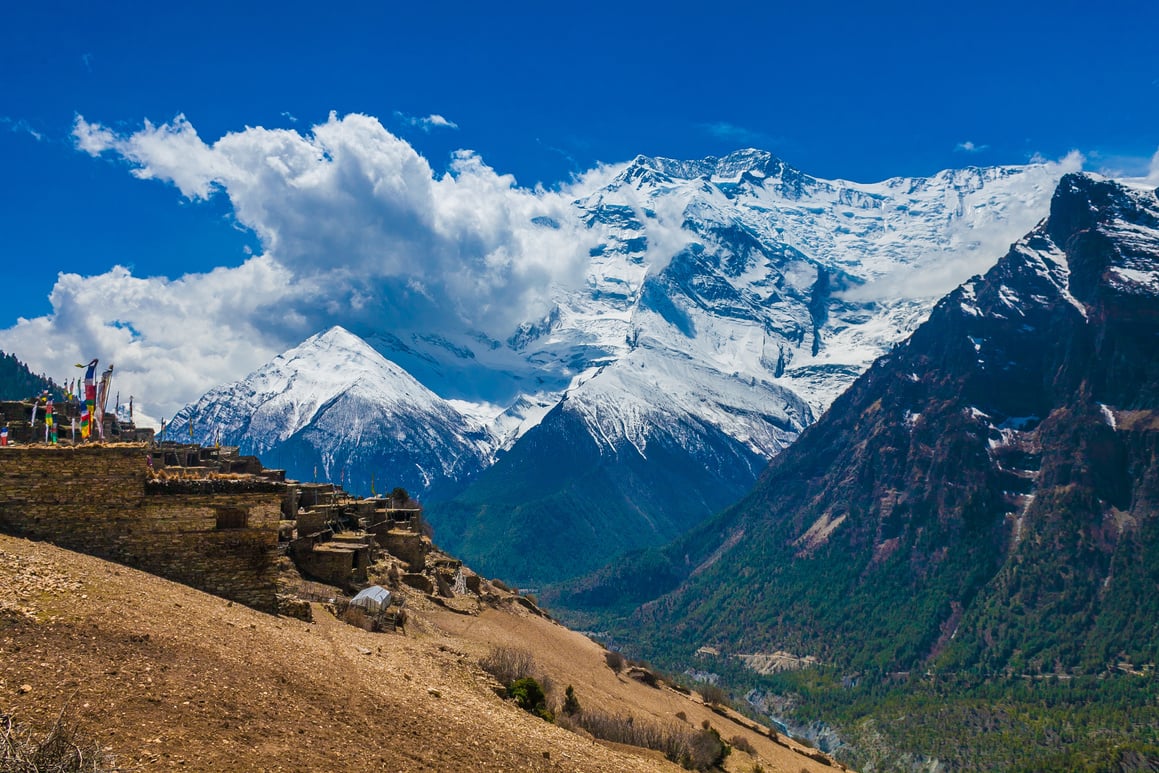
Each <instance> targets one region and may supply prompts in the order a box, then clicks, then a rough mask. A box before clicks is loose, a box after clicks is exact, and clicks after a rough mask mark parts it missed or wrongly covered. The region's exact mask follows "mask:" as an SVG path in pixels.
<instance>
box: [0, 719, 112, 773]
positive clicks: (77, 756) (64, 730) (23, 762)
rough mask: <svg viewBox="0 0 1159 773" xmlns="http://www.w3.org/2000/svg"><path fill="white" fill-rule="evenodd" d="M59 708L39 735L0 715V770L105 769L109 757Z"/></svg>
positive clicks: (63, 772)
mask: <svg viewBox="0 0 1159 773" xmlns="http://www.w3.org/2000/svg"><path fill="white" fill-rule="evenodd" d="M67 708H68V707H67V704H66V706H65V709H62V710H61V712H60V715H59V716H57V718H56V722H54V723H53V725H52V727H51V728H49V731H48V732H47V733H46V734H45V736H44V737H43V738H40V739H37V738H36V736H35V734H34V733H33V732H32V730H31V729H29V728H27V727H24V726H22V725H18V724H16V723H15V722H14V721H13V719H12V717H9V716H0V770H2V771H4V773H109V772H111V771H113V770H116V763H115V761H114V760H113V758H112V757H111V756H110V755H108V754H106V753H105V752H104V751H102V750H101V747H100V746H99V745H98V744H97V743H96V741H94V740H93V739H91V738H89V737H88V736H87V735H85V734H84V733H83V732H81V730H80V729H79V728H78V727H77V726H76V724H75V723H74V722H73V721H72V720H71V719H69V718H68V717H66V713H65V712H66V709H67Z"/></svg>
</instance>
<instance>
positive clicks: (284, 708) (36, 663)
mask: <svg viewBox="0 0 1159 773" xmlns="http://www.w3.org/2000/svg"><path fill="white" fill-rule="evenodd" d="M410 603H411V602H409V601H408V604H410ZM410 614H411V621H410V623H409V624H408V630H407V633H406V634H405V635H396V634H372V633H367V632H365V631H362V630H361V629H357V628H354V627H351V626H347V625H345V624H343V623H340V622H338V621H336V620H335V619H334V618H333V617H332V616H330V615H329V614H328V613H326V612H325V611H324V610H323V609H322V608H320V607H318V608H316V609H315V620H316V622H315V623H312V624H310V623H303V622H301V621H298V620H293V619H289V618H282V617H275V616H272V615H267V614H263V613H260V612H255V611H253V610H251V609H249V608H247V607H243V606H241V605H238V604H232V603H230V602H227V601H225V600H223V599H219V598H217V597H214V596H210V595H207V594H204V593H201V592H199V591H195V590H192V589H190V588H188V587H185V586H183V585H178V584H175V583H171V582H168V581H165V580H162V579H159V578H157V577H154V576H151V575H148V574H144V573H142V572H138V571H136V570H133V569H129V568H126V567H123V566H120V565H117V564H112V563H108V562H104V561H101V560H99V559H95V558H91V557H88V556H84V555H80V554H76V553H72V552H69V551H65V550H62V549H59V548H55V547H52V546H50V545H47V544H44V543H35V542H29V541H26V540H21V539H16V538H12V537H7V536H3V535H0V664H2V665H0V715H9V716H12V717H14V718H15V719H16V721H18V722H22V723H25V724H27V725H30V726H32V727H34V728H36V729H41V730H42V729H44V728H47V727H48V726H50V725H51V724H52V721H53V720H54V719H55V717H56V716H57V714H58V713H59V712H60V710H61V708H62V707H63V706H64V705H65V704H66V703H67V704H68V705H69V711H70V713H71V714H73V715H75V716H76V718H77V719H78V721H79V722H80V723H81V725H82V727H83V728H84V729H85V730H86V731H87V732H88V733H90V734H91V735H92V736H93V737H94V738H95V739H97V741H98V742H99V743H100V744H101V745H102V746H103V747H105V748H106V749H107V750H108V751H109V752H111V753H112V754H113V755H115V757H116V758H117V761H118V763H119V764H121V765H124V766H126V767H132V768H133V769H140V770H158V769H170V768H180V769H184V770H265V771H307V770H311V771H313V770H334V771H341V770H351V771H363V770H390V771H474V770H535V771H570V770H575V771H609V772H610V771H617V772H619V771H629V770H631V771H636V770H638V771H676V770H679V768H678V767H677V766H675V765H673V764H671V763H668V762H667V761H665V760H663V759H662V758H659V756H658V755H657V754H655V753H651V752H643V751H636V750H634V749H632V748H631V747H624V746H614V747H613V746H611V745H604V744H599V743H595V742H593V741H592V740H590V739H587V738H584V737H581V736H579V735H576V734H574V733H571V732H568V731H566V730H563V729H561V728H559V727H556V726H554V725H551V724H548V723H547V722H544V721H542V720H540V719H538V718H535V717H533V716H531V715H529V714H527V713H525V712H523V711H520V710H519V709H518V708H516V707H515V706H514V705H512V704H510V703H507V702H505V701H503V700H501V699H500V698H499V697H498V696H497V695H496V693H495V692H494V689H493V688H494V687H495V683H494V682H493V681H492V680H491V678H490V677H489V676H487V675H485V674H484V673H483V672H482V670H481V669H480V668H479V666H478V660H479V658H480V657H482V656H483V655H485V654H486V653H487V652H488V651H489V649H490V647H491V646H492V645H494V644H509V645H514V646H518V647H521V648H525V649H527V650H529V651H531V652H533V653H534V654H535V655H536V658H537V663H538V665H539V667H540V669H541V670H542V671H543V672H544V673H545V674H546V675H548V676H550V678H551V680H552V681H553V682H554V683H555V685H556V686H557V688H558V690H559V692H560V693H561V694H562V689H563V687H564V686H566V685H567V684H572V685H574V686H575V690H576V693H577V695H578V697H579V700H580V702H581V704H582V705H584V706H590V707H598V708H601V709H603V710H605V711H610V712H618V713H623V714H628V713H631V714H632V715H633V716H635V717H639V718H651V719H654V720H663V721H670V720H672V719H673V718H674V716H675V714H676V712H678V711H682V712H684V713H685V714H686V716H687V721H689V722H691V723H694V724H697V725H699V724H700V722H701V721H702V720H704V719H708V720H709V721H710V722H712V724H713V726H714V727H715V728H716V729H717V730H719V732H720V733H721V735H722V736H724V737H725V738H731V737H733V736H735V735H741V734H743V735H745V736H746V737H747V738H748V739H749V740H750V742H751V743H752V745H753V746H754V747H755V749H756V752H757V753H758V755H759V763H760V764H761V765H762V766H763V767H764V769H765V770H791V771H794V773H796V771H799V770H801V769H802V768H805V769H809V770H826V769H828V770H832V769H833V768H829V767H827V766H825V765H822V764H820V763H818V762H816V761H814V760H812V759H809V758H807V757H805V756H803V754H800V753H798V752H797V751H794V750H793V749H790V748H787V747H785V746H783V745H780V744H777V743H774V742H773V741H771V740H770V739H768V738H765V737H763V736H761V735H759V734H757V733H754V732H750V731H747V730H745V729H743V728H742V727H741V726H740V725H738V724H735V723H733V722H731V721H730V720H728V719H726V718H724V717H721V716H719V715H718V714H716V713H713V712H711V711H710V710H709V709H707V708H706V707H704V706H702V705H700V704H699V702H697V701H695V700H694V699H690V698H688V697H685V696H682V695H680V694H678V693H676V692H673V691H672V690H668V689H656V688H651V687H647V686H645V685H643V684H640V683H638V682H635V681H632V680H629V679H626V678H623V677H617V676H616V675H615V674H614V673H613V672H612V671H611V670H610V669H608V668H607V667H606V666H605V665H604V660H603V654H602V650H601V649H600V647H599V646H598V645H596V644H594V643H593V642H591V641H590V640H588V639H586V638H584V637H583V636H580V635H579V634H576V633H573V632H571V631H568V630H567V629H565V628H563V627H561V626H559V625H556V624H554V623H552V622H550V621H548V620H546V619H544V618H541V617H538V616H536V615H534V614H532V613H530V612H528V611H526V610H525V609H523V608H522V607H518V606H513V607H512V609H511V610H509V611H508V610H494V609H486V610H484V611H483V612H482V613H481V614H479V615H477V616H467V615H459V614H456V613H453V612H450V611H448V610H444V609H440V608H437V607H434V606H430V605H426V604H424V603H423V602H420V601H415V602H414V604H413V605H411V606H410ZM757 761H758V760H754V758H752V757H750V756H749V755H747V754H743V753H739V752H737V753H734V754H733V755H732V756H731V757H730V758H729V759H728V768H729V769H730V770H743V771H746V773H747V771H748V770H750V769H751V768H752V766H753V764H754V762H757Z"/></svg>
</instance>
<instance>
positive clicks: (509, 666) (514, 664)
mask: <svg viewBox="0 0 1159 773" xmlns="http://www.w3.org/2000/svg"><path fill="white" fill-rule="evenodd" d="M479 666H480V667H481V668H482V669H483V670H484V671H486V672H487V673H488V674H490V675H491V676H493V677H495V678H496V679H497V680H499V684H501V685H503V686H504V687H506V686H508V685H510V684H511V683H512V682H514V681H516V680H517V679H526V678H528V677H532V678H534V677H535V658H534V657H532V655H531V653H530V652H528V651H527V650H521V649H519V648H517V647H508V646H499V647H492V648H491V651H490V652H489V653H487V656H486V657H484V658H483V659H482V660H480V661H479Z"/></svg>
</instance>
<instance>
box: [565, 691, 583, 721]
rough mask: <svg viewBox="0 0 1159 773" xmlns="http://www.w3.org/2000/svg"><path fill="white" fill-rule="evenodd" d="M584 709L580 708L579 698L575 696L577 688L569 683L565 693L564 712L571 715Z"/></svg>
mask: <svg viewBox="0 0 1159 773" xmlns="http://www.w3.org/2000/svg"><path fill="white" fill-rule="evenodd" d="M582 710H583V709H581V708H580V703H579V698H577V697H575V688H574V687H572V686H571V685H570V684H569V685H568V686H567V689H566V690H565V691H564V693H563V713H564V714H567V715H568V716H569V717H570V716H573V715H575V714H578V713H580V712H581V711H582Z"/></svg>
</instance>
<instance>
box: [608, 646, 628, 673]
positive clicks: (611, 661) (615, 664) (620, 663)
mask: <svg viewBox="0 0 1159 773" xmlns="http://www.w3.org/2000/svg"><path fill="white" fill-rule="evenodd" d="M604 662H605V663H607V664H608V668H610V669H612V670H613V671H615V672H616V673H617V674H618V673H620V672H621V671H623V670H624V665H625V664H626V662H627V661H625V660H624V656H623V655H621V654H620V653H618V652H613V651H612V650H608V651H606V652H605V653H604Z"/></svg>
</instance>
